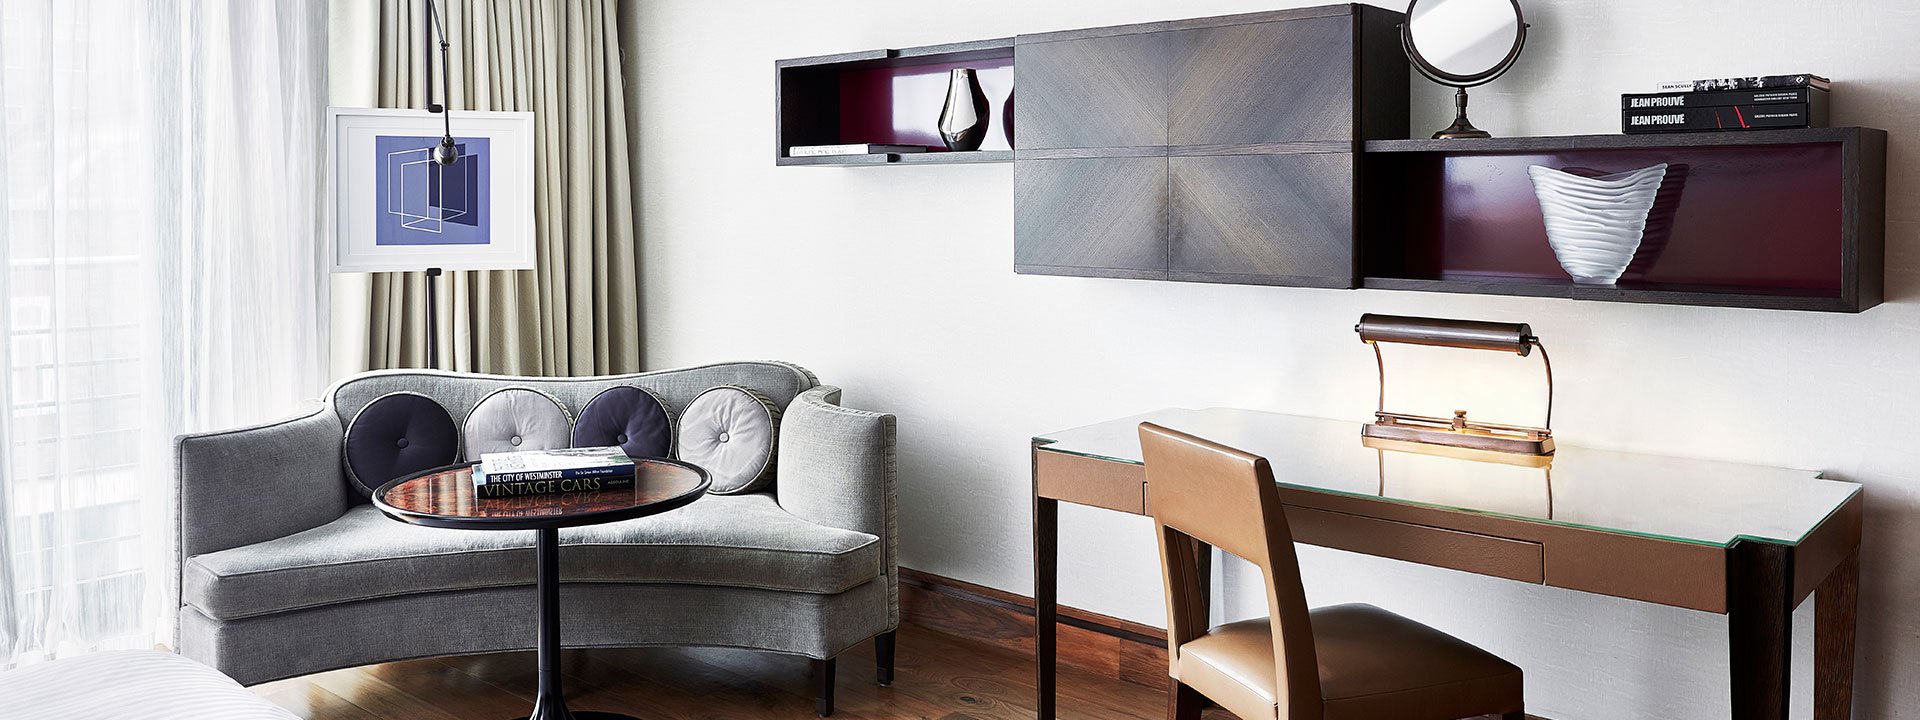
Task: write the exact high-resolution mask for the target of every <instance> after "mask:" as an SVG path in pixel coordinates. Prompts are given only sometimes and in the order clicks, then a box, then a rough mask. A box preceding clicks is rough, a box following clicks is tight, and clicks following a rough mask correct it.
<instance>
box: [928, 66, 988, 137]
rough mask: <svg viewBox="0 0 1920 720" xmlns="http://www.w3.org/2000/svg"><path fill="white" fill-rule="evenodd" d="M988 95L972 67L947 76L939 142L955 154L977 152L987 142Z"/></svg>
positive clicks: (951, 72) (941, 111) (954, 70)
mask: <svg viewBox="0 0 1920 720" xmlns="http://www.w3.org/2000/svg"><path fill="white" fill-rule="evenodd" d="M988 119H989V116H988V115H987V93H986V91H985V90H982V89H980V78H979V76H978V75H976V74H974V72H973V68H954V69H953V70H951V71H949V72H948V73H947V104H946V107H944V108H941V110H940V139H941V140H944V141H946V143H947V149H948V150H952V151H955V152H965V151H969V150H979V149H980V143H981V142H982V141H984V140H986V139H987V121H988Z"/></svg>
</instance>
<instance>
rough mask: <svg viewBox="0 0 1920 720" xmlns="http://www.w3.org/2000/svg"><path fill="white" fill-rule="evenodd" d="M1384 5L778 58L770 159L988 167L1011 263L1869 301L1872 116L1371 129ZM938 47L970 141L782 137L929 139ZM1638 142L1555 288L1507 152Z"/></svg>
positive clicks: (1608, 151)
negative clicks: (1618, 224)
mask: <svg viewBox="0 0 1920 720" xmlns="http://www.w3.org/2000/svg"><path fill="white" fill-rule="evenodd" d="M1399 17H1400V16H1399V14H1398V13H1392V12H1390V11H1385V10H1381V9H1379V8H1373V7H1369V6H1363V5H1329V6H1323V7H1314V8H1295V9H1289V10H1281V11H1271V12H1265V13H1252V14H1247V15H1233V16H1225V17H1217V18H1197V19H1191V20H1175V21H1167V22H1160V23H1146V24H1141V25H1129V26H1120V27H1110V28H1092V29H1086V30H1068V31H1060V32H1052V33H1045V34H1040V35H1022V36H1020V37H1018V38H1000V39H994V40H983V41H978V42H967V43H954V44H949V45H933V46H927V47H917V48H905V49H898V50H873V51H868V52H858V53H846V54H841V55H826V56H820V57H813V58H800V59H794V60H780V61H778V62H776V63H775V67H776V73H777V75H778V82H777V88H778V89H777V98H776V104H777V107H778V113H779V118H778V123H777V130H776V135H775V163H776V164H778V165H792V166H839V167H848V166H854V167H858V166H889V165H922V164H948V163H995V162H1013V163H1014V193H1015V202H1014V214H1015V218H1014V226H1015V233H1014V234H1015V241H1014V245H1015V247H1014V266H1015V271H1016V272H1021V273H1029V274H1047V275H1074V276H1092V277H1112V278H1128V279H1147V280H1174V281H1187V282H1219V283H1240V284H1264V285H1292V286H1308V287H1331V288H1372V289H1385V290H1415V291H1426V292H1454V293H1478V294H1488V295H1514V296H1528V297H1558V298H1570V299H1576V300H1601V301H1611V302H1643V303H1665V304H1675V305H1710V306H1723V307H1746V308H1767V309H1786V310H1815V311H1829V312H1859V311H1862V310H1865V309H1867V308H1870V307H1873V306H1874V305H1877V304H1879V303H1880V302H1881V300H1882V292H1883V291H1882V287H1881V285H1882V275H1883V272H1882V263H1883V258H1884V254H1885V252H1884V234H1885V216H1886V208H1885V204H1886V190H1885V186H1886V133H1885V132H1884V131H1881V130H1875V129H1871V128H1814V129H1799V130H1758V131H1737V132H1713V133H1693V134H1685V133H1673V134H1649V135H1580V136H1566V137H1521V138H1489V139H1472V140H1468V139H1461V140H1425V139H1421V140H1406V139H1385V140H1383V139H1374V138H1397V137H1401V136H1403V135H1405V134H1407V125H1406V121H1407V107H1406V99H1407V90H1406V86H1407V79H1406V78H1407V72H1406V63H1405V58H1404V56H1403V55H1401V52H1400V48H1399V40H1398V32H1397V30H1395V27H1396V25H1397V23H1398V22H1399ZM1016 57H1018V60H1019V61H1018V63H1017V75H1018V78H1019V83H1020V84H1021V86H1022V87H1023V89H1022V91H1021V92H1022V93H1023V95H1022V96H1021V97H1022V98H1023V100H1022V101H1021V102H1020V103H1019V106H1018V108H1017V112H1016V107H1015V102H1014V100H1013V97H1014V93H1013V85H1014V83H1015V77H1016ZM957 67H971V68H975V69H976V71H977V72H978V73H979V76H980V78H981V83H982V85H983V87H984V89H985V90H986V92H987V96H988V100H989V103H990V111H991V113H992V118H993V120H992V122H993V125H992V127H991V128H990V130H989V131H988V140H987V144H986V145H985V146H983V148H982V149H981V150H980V151H977V152H962V153H955V152H942V151H935V152H927V153H907V154H897V155H858V156H839V157H802V158H792V157H786V150H787V148H788V147H791V146H793V145H824V144H850V143H896V144H906V145H925V146H929V147H930V148H938V147H939V146H940V144H941V143H940V137H939V132H938V130H937V129H936V125H937V124H938V118H939V114H940V108H941V105H942V103H943V102H944V99H945V91H946V84H947V71H948V70H950V69H952V68H957ZM1275 77H1285V78H1289V81H1288V82H1285V83H1273V82H1270V80H1271V78H1275ZM1209 93H1213V94H1211V95H1210V94H1209ZM1016 115H1018V116H1019V118H1016ZM1016 120H1017V122H1016ZM1021 125H1025V126H1026V127H1025V128H1024V129H1025V132H1024V133H1018V134H1016V132H1015V130H1016V129H1020V126H1021ZM1016 139H1017V140H1018V143H1017V144H1016V143H1015V142H1014V140H1016ZM1016 145H1017V147H1018V148H1019V149H1018V150H1017V151H1016V150H1015V149H1014V148H1015V147H1016ZM1662 162H1664V163H1668V164H1669V166H1670V169H1669V171H1668V175H1667V180H1666V182H1665V183H1664V184H1663V186H1662V190H1661V197H1660V200H1659V201H1658V202H1657V203H1656V205H1655V209H1654V212H1653V214H1652V216H1651V217H1650V218H1649V224H1648V229H1647V232H1646V236H1645V239H1644V241H1643V242H1642V244H1641V249H1640V251H1639V253H1638V254H1637V255H1636V257H1635V260H1634V262H1633V264H1632V265H1630V266H1629V268H1628V271H1627V273H1626V275H1625V276H1624V277H1622V278H1621V280H1620V281H1619V282H1618V283H1616V284H1615V285H1611V286H1594V285H1577V284H1575V283H1573V282H1572V280H1571V279H1570V278H1569V277H1568V276H1567V274H1566V273H1565V272H1564V271H1562V270H1561V269H1560V266H1559V263H1558V261H1557V260H1556V259H1555V258H1554V255H1553V250H1552V248H1551V247H1550V246H1549V245H1548V243H1547V239H1546V231H1545V228H1544V225H1543V222H1542V219H1541V214H1540V206H1539V203H1538V200H1537V199H1536V198H1535V196H1534V192H1533V185H1532V181H1531V179H1530V178H1529V177H1528V173H1527V167H1528V166H1529V165H1546V166H1549V167H1554V168H1558V169H1564V170H1569V171H1572V172H1582V171H1590V172H1592V173H1594V174H1605V173H1613V172H1620V171H1625V170H1633V169H1638V168H1642V167H1646V166H1648V165H1653V164H1656V163H1662Z"/></svg>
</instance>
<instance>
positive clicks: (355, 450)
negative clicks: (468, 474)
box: [345, 392, 460, 497]
mask: <svg viewBox="0 0 1920 720" xmlns="http://www.w3.org/2000/svg"><path fill="white" fill-rule="evenodd" d="M345 454H346V461H347V477H348V478H349V479H350V480H352V482H353V485H354V488H355V489H357V490H359V491H360V493H361V494H362V495H366V496H369V497H371V496H372V495H373V491H374V490H376V489H378V488H379V487H380V486H381V485H384V484H386V483H387V481H389V480H392V479H394V478H398V477H402V476H405V475H411V474H413V473H417V472H420V471H422V470H431V469H433V468H437V467H441V466H443V465H452V464H453V463H454V462H455V461H457V460H459V459H460V429H459V428H457V427H455V426H454V424H453V416H452V415H449V414H447V409H446V408H444V407H441V406H440V403H437V402H434V401H433V398H430V397H427V396H425V395H421V394H419V393H411V392H397V393H392V394H389V395H382V396H380V397H378V398H375V399H374V401H373V402H370V403H367V406H366V407H365V408H361V410H360V412H359V414H356V415H354V416H353V422H350V423H347V439H346V453H345Z"/></svg>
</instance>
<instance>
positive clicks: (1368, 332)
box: [1353, 313, 1534, 356]
mask: <svg viewBox="0 0 1920 720" xmlns="http://www.w3.org/2000/svg"><path fill="white" fill-rule="evenodd" d="M1353 331H1354V332H1356V333H1359V334H1360V340H1361V342H1368V343H1402V344H1406V345H1432V346H1435V347H1450V348H1466V349H1469V350H1497V351H1500V352H1510V353H1515V354H1518V355H1523V356H1524V355H1526V354H1528V353H1529V352H1532V351H1533V343H1534V337H1533V328H1532V327H1531V326H1529V325H1527V324H1526V323H1502V322H1486V321H1482V320H1452V319H1448V318H1422V317H1404V316H1399V315H1375V314H1372V313H1368V314H1366V315H1361V316H1360V324H1358V325H1355V326H1353Z"/></svg>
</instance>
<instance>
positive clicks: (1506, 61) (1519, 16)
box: [1400, 0, 1531, 88]
mask: <svg viewBox="0 0 1920 720" xmlns="http://www.w3.org/2000/svg"><path fill="white" fill-rule="evenodd" d="M1422 1H1423V0H1412V2H1410V3H1409V4H1408V5H1407V21H1406V22H1404V23H1401V24H1400V46H1401V48H1402V49H1404V50H1406V53H1407V58H1408V59H1411V60H1412V61H1413V67H1414V69H1415V70H1419V71H1420V74H1421V75H1425V76H1427V79H1428V80H1432V81H1434V82H1436V83H1439V84H1441V85H1446V86H1449V87H1457V88H1470V87H1476V86H1479V85H1485V84H1487V83H1490V82H1493V80H1494V79H1495V78H1498V77H1500V76H1501V75H1505V74H1506V73H1507V70H1508V69H1510V68H1512V67H1513V63H1514V62H1515V61H1517V60H1519V59H1520V50H1521V49H1523V48H1525V47H1526V46H1527V28H1529V27H1531V26H1530V25H1528V24H1527V15H1526V13H1524V12H1521V10H1520V0H1507V2H1508V3H1509V4H1511V5H1513V19H1514V20H1515V21H1516V22H1517V23H1518V24H1519V31H1518V32H1516V33H1514V38H1513V48H1512V49H1509V50H1508V51H1507V56H1506V57H1505V58H1501V60H1500V62H1499V63H1498V64H1496V65H1494V66H1493V68H1492V69H1489V70H1486V71H1484V72H1481V73H1478V74H1474V75H1456V74H1454V73H1450V72H1447V71H1445V70H1441V69H1440V68H1438V67H1436V66H1434V64H1433V62H1432V61H1430V60H1428V59H1427V56H1425V55H1422V54H1420V48H1418V47H1416V46H1415V45H1414V42H1413V10H1414V8H1417V7H1419V6H1420V3H1421V2H1422ZM1424 1H1426V2H1433V1H1434V0H1424ZM1442 1H1444V0H1442Z"/></svg>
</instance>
